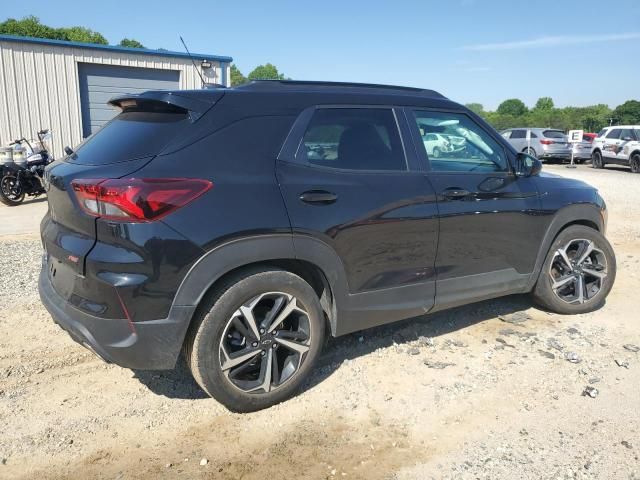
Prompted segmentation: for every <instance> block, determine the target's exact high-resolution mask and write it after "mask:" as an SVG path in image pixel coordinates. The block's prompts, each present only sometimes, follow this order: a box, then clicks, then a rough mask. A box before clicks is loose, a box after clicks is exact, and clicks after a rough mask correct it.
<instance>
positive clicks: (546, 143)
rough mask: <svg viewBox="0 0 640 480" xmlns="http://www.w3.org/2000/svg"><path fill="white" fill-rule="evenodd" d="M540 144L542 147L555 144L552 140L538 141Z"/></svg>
mask: <svg viewBox="0 0 640 480" xmlns="http://www.w3.org/2000/svg"><path fill="white" fill-rule="evenodd" d="M540 143H541V144H543V145H553V144H554V143H556V142H554V141H553V140H540Z"/></svg>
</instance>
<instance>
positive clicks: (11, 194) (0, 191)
mask: <svg viewBox="0 0 640 480" xmlns="http://www.w3.org/2000/svg"><path fill="white" fill-rule="evenodd" d="M23 200H24V190H23V189H22V186H21V185H20V183H18V179H17V178H16V177H14V176H13V175H5V176H4V177H2V180H0V202H2V203H4V204H5V205H8V206H9V207H15V206H16V205H20V204H21V203H22V201H23Z"/></svg>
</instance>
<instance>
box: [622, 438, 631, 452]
mask: <svg viewBox="0 0 640 480" xmlns="http://www.w3.org/2000/svg"><path fill="white" fill-rule="evenodd" d="M620 445H622V446H624V447H626V448H628V449H629V450H631V449H632V448H633V445H631V444H630V443H629V442H627V441H626V440H622V441H621V442H620Z"/></svg>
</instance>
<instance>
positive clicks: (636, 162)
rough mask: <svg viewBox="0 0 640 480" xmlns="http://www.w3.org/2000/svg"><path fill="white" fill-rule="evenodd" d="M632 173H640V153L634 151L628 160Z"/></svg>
mask: <svg viewBox="0 0 640 480" xmlns="http://www.w3.org/2000/svg"><path fill="white" fill-rule="evenodd" d="M629 165H630V167H631V172H632V173H640V153H636V154H635V155H634V156H633V157H631V160H630V162H629Z"/></svg>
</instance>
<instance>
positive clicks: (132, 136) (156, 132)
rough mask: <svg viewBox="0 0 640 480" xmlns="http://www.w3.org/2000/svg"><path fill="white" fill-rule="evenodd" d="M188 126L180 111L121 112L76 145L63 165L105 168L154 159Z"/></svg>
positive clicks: (183, 112)
mask: <svg viewBox="0 0 640 480" xmlns="http://www.w3.org/2000/svg"><path fill="white" fill-rule="evenodd" d="M190 123H191V121H190V118H189V115H188V114H187V112H185V111H184V110H176V111H173V112H145V111H143V112H141V111H125V112H123V113H121V114H120V115H118V116H117V117H115V118H114V119H113V120H111V121H110V122H109V123H107V124H106V125H105V126H104V127H102V128H101V129H100V130H98V132H96V133H95V134H94V135H92V136H91V137H89V138H87V139H86V140H85V141H84V142H83V143H82V144H80V146H79V147H78V148H77V149H76V152H75V153H76V154H75V155H73V156H70V157H69V158H68V159H67V161H69V162H72V163H80V164H83V165H107V164H110V163H119V162H125V161H128V160H135V159H138V158H143V157H149V156H153V155H157V154H158V153H160V151H162V149H163V148H164V147H165V146H166V145H168V143H169V142H170V141H171V140H172V139H173V138H174V137H175V136H176V135H178V134H179V133H180V132H181V131H182V130H183V129H184V128H185V127H186V126H187V125H189V124H190Z"/></svg>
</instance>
